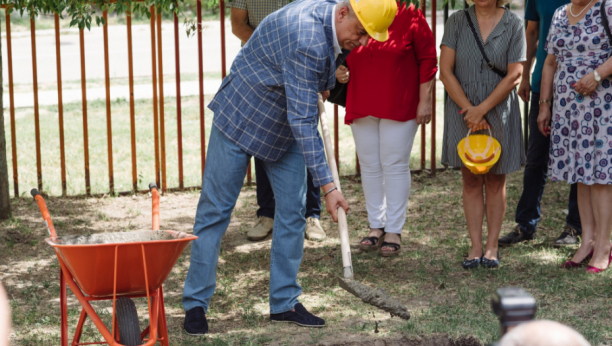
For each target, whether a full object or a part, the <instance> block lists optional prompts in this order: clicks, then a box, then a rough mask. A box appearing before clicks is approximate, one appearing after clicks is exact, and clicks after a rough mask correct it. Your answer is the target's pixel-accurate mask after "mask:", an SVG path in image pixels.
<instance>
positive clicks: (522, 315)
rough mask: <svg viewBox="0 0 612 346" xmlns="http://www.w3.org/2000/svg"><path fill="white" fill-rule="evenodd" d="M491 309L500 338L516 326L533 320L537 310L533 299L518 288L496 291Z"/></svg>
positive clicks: (505, 288)
mask: <svg viewBox="0 0 612 346" xmlns="http://www.w3.org/2000/svg"><path fill="white" fill-rule="evenodd" d="M491 307H492V308H493V312H494V313H495V315H497V317H498V318H499V324H500V327H501V335H502V336H503V335H504V334H506V333H507V332H508V331H509V330H510V329H512V328H514V327H516V326H517V325H519V324H521V323H523V322H529V321H531V320H533V318H534V317H535V313H536V310H537V306H536V300H535V298H534V297H532V296H531V295H530V294H529V293H527V291H525V290H524V289H522V288H518V287H504V288H499V289H497V291H495V294H494V295H493V299H491Z"/></svg>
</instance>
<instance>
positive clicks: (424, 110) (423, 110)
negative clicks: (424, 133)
mask: <svg viewBox="0 0 612 346" xmlns="http://www.w3.org/2000/svg"><path fill="white" fill-rule="evenodd" d="M416 121H417V124H419V125H424V124H429V122H430V121H431V101H429V100H426V101H420V102H419V105H418V106H417V117H416Z"/></svg>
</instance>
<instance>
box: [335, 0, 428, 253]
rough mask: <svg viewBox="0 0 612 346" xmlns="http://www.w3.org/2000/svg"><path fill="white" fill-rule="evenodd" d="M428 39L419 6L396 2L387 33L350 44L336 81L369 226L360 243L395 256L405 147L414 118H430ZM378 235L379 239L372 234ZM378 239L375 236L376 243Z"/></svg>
mask: <svg viewBox="0 0 612 346" xmlns="http://www.w3.org/2000/svg"><path fill="white" fill-rule="evenodd" d="M435 46H436V43H435V39H434V37H433V34H432V32H431V29H430V28H429V25H428V24H427V21H426V20H425V16H424V15H423V13H422V12H421V11H420V10H418V9H416V8H415V7H414V5H410V6H409V7H406V5H405V4H403V5H401V6H400V4H399V3H398V12H397V16H396V17H395V20H394V21H393V24H391V26H390V27H389V40H387V41H386V42H377V41H374V40H372V39H370V42H369V44H368V45H367V46H366V47H359V48H356V49H354V50H353V51H351V54H349V56H348V59H347V65H348V69H342V68H341V69H339V71H338V73H337V77H338V81H339V82H341V83H346V82H347V81H348V80H349V70H350V83H349V84H348V93H347V100H346V118H345V121H346V124H350V125H351V130H352V132H353V137H354V138H355V147H356V148H357V155H358V157H359V163H360V164H361V175H362V176H361V181H362V185H363V192H364V195H365V199H366V208H367V211H368V219H369V222H370V232H369V234H368V236H367V237H365V238H363V240H362V241H361V248H362V249H364V250H370V249H377V248H378V247H381V253H382V255H383V256H391V255H397V254H398V253H399V249H400V236H401V234H402V228H403V227H404V222H405V220H406V207H407V205H408V196H409V195H410V167H409V162H410V152H411V150H412V143H413V141H414V136H415V134H416V132H417V129H418V125H420V124H427V123H429V121H430V120H431V96H432V95H431V87H432V85H433V82H434V78H435V75H436V72H437V70H438V69H437V62H438V60H437V53H436V47H435ZM383 235H384V242H383V241H382V240H381V239H380V238H381V237H382V236H383ZM381 242H382V243H381Z"/></svg>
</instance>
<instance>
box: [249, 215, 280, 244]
mask: <svg viewBox="0 0 612 346" xmlns="http://www.w3.org/2000/svg"><path fill="white" fill-rule="evenodd" d="M273 226H274V219H271V218H269V217H266V216H260V217H259V218H258V220H257V223H256V224H255V226H254V227H253V228H251V229H250V230H249V232H248V233H247V239H248V240H250V241H258V240H264V239H266V237H267V236H268V234H270V232H272V227H273Z"/></svg>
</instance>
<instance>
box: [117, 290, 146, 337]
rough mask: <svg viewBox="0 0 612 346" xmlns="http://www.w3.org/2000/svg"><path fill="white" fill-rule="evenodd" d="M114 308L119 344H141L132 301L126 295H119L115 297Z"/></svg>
mask: <svg viewBox="0 0 612 346" xmlns="http://www.w3.org/2000/svg"><path fill="white" fill-rule="evenodd" d="M116 308H117V323H118V324H119V338H120V339H119V340H120V342H121V344H122V345H126V346H134V345H142V339H141V338H140V326H139V325H138V311H136V304H134V301H133V300H132V299H130V298H128V297H121V298H119V299H117V305H116Z"/></svg>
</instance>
